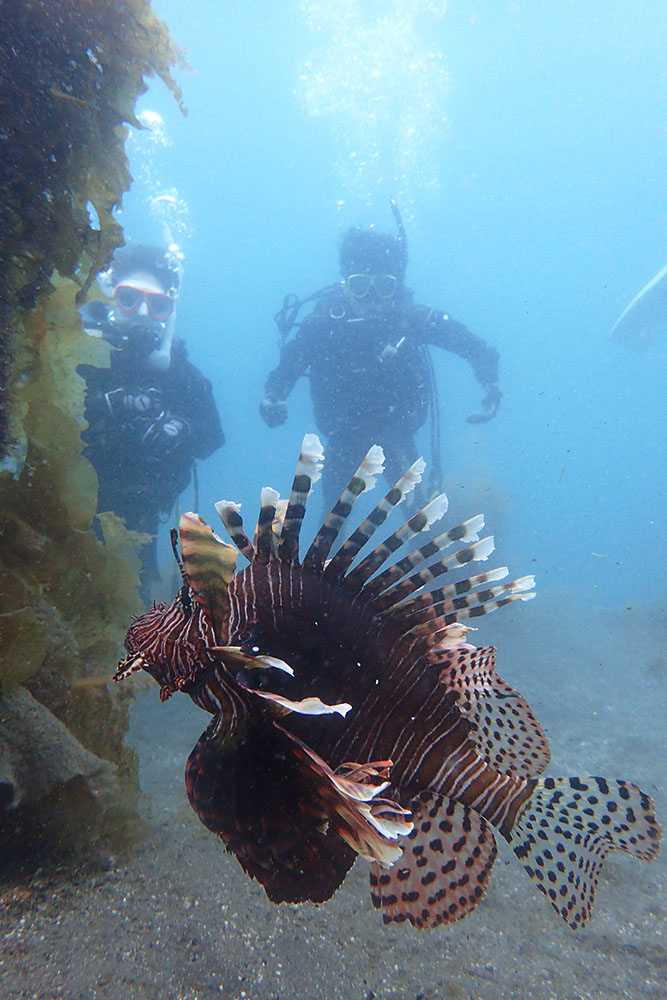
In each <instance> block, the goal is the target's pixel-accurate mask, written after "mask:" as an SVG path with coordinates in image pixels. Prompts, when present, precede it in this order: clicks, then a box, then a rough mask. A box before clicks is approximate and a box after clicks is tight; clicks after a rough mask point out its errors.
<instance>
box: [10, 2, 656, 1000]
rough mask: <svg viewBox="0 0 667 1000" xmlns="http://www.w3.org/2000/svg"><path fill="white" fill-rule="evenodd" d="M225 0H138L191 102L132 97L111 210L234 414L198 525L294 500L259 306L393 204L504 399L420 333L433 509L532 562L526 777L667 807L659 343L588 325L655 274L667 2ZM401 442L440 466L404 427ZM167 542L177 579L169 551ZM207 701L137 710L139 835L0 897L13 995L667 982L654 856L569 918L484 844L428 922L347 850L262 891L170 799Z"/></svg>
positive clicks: (626, 986)
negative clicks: (433, 427) (167, 246)
mask: <svg viewBox="0 0 667 1000" xmlns="http://www.w3.org/2000/svg"><path fill="white" fill-rule="evenodd" d="M230 6H231V5H227V4H224V5H221V4H220V3H218V2H216V0H193V2H192V3H190V4H187V5H184V4H181V3H176V2H175V0H163V2H160V3H158V2H155V3H154V7H155V9H156V10H157V11H158V13H160V14H161V16H163V17H164V18H165V19H166V20H167V21H168V23H169V24H170V26H171V30H172V34H173V37H174V39H175V41H176V42H177V43H179V44H180V45H182V46H183V47H184V48H185V49H186V50H187V57H188V60H189V62H190V64H191V66H192V68H193V70H194V72H193V73H192V74H183V76H182V79H181V83H182V85H183V88H184V92H185V102H186V104H187V106H188V108H189V114H188V116H187V118H182V117H181V116H180V114H179V112H178V109H177V108H176V106H175V105H174V103H173V100H172V98H171V96H170V95H169V94H168V93H167V92H166V90H165V89H164V88H163V87H162V85H160V84H153V85H152V86H151V88H150V90H149V91H148V93H147V94H146V96H145V97H144V98H143V99H142V101H141V102H140V108H139V110H140V111H142V112H144V114H146V112H152V113H153V114H154V115H159V116H160V119H161V120H162V123H163V125H161V124H159V120H158V119H157V118H155V117H152V118H151V116H150V115H149V116H148V117H147V118H145V120H146V121H147V122H150V121H152V122H153V124H154V125H155V124H157V126H158V127H157V128H155V129H154V130H153V131H152V132H146V133H134V134H133V135H132V136H131V138H130V140H129V149H130V152H131V164H132V168H133V173H134V174H135V177H136V183H135V185H134V187H133V189H132V191H131V193H130V194H129V196H128V197H127V198H126V200H125V207H124V211H123V213H122V215H121V222H122V224H123V226H124V228H125V233H126V236H127V237H128V238H132V239H137V240H141V241H144V242H151V241H155V242H160V241H161V240H162V239H163V238H164V232H165V230H164V226H165V223H166V224H168V225H169V227H170V229H171V232H172V235H174V236H175V238H176V239H177V240H178V241H179V243H180V245H181V247H182V250H183V253H184V255H185V278H184V284H183V294H182V298H181V303H180V308H179V334H180V335H181V336H183V337H184V338H185V339H186V340H187V343H188V348H189V352H190V357H191V359H192V360H193V361H194V363H195V364H196V365H197V366H198V367H200V368H201V369H202V371H204V372H205V374H206V375H207V376H208V377H209V378H210V379H211V380H212V381H213V383H214V387H215V392H216V397H217V401H218V404H219V407H220V410H221V414H222V418H223V426H224V428H225V432H226V434H227V444H226V445H225V447H224V448H223V449H222V450H221V451H219V452H218V453H217V454H216V455H215V456H214V457H213V458H212V459H211V460H209V461H208V462H207V463H205V464H204V465H202V466H201V467H200V470H199V480H200V502H199V509H200V512H201V513H202V515H203V516H204V517H207V518H210V517H211V516H212V514H213V509H212V505H213V502H214V501H215V500H218V499H220V498H222V497H225V498H227V499H235V500H239V501H243V503H244V511H245V512H247V513H246V518H247V520H248V522H250V521H252V512H254V511H255V509H256V504H257V498H258V494H259V489H260V487H261V486H263V485H266V484H271V485H274V486H276V487H277V488H279V489H281V491H282V492H284V491H285V489H286V488H287V486H288V484H289V482H290V480H291V475H292V471H293V467H294V463H295V459H296V455H297V453H298V446H299V442H300V440H301V437H302V435H303V433H304V432H305V431H307V430H313V429H314V425H313V421H312V416H311V410H310V403H309V400H308V394H307V387H306V385H305V383H301V384H300V386H299V387H298V388H297V390H296V391H295V392H294V393H293V394H292V396H291V397H290V401H289V408H290V419H289V422H288V423H287V425H286V426H285V427H283V428H279V429H277V430H273V431H272V430H269V429H268V428H266V427H265V426H264V425H263V424H262V423H261V421H260V419H259V415H258V409H257V408H258V404H259V401H260V399H261V397H262V387H263V382H264V379H265V377H266V374H267V373H268V371H269V370H270V368H271V367H273V365H274V364H275V362H276V360H277V356H278V353H277V332H276V329H275V327H274V326H273V323H272V316H273V314H274V312H275V311H276V309H277V308H278V307H279V305H280V303H281V301H282V298H283V296H284V295H285V294H286V293H287V292H289V291H294V292H296V293H298V294H300V295H301V296H305V295H307V294H309V293H311V292H312V291H314V290H315V289H317V288H320V287H322V286H323V285H326V284H328V283H329V282H330V281H332V280H334V279H335V278H336V277H337V258H336V239H337V237H338V235H339V234H340V233H341V232H342V231H343V230H344V229H345V228H346V227H347V226H348V225H351V224H357V223H358V224H368V223H370V222H374V223H375V224H376V225H377V226H378V227H379V228H381V229H391V228H392V219H391V213H390V210H389V198H390V197H391V196H395V197H396V198H397V199H398V201H399V205H400V207H401V211H402V213H403V216H404V220H405V223H406V228H407V232H408V239H409V248H410V264H409V269H408V283H409V284H410V285H411V286H412V287H413V288H414V290H415V297H416V299H417V301H422V302H428V303H429V304H431V305H433V306H436V307H440V308H442V309H443V310H446V311H447V312H449V313H450V314H451V315H452V316H454V317H455V318H457V319H460V320H462V321H463V322H464V323H466V325H467V326H469V327H470V329H471V330H473V331H474V332H475V333H478V334H479V335H481V336H482V337H484V338H485V339H486V340H487V341H488V342H489V343H492V344H494V345H495V346H497V347H498V348H499V350H500V354H501V386H502V389H503V392H504V400H503V404H502V407H501V409H500V411H499V414H498V416H497V417H496V419H495V420H493V421H492V422H490V423H488V424H485V425H481V426H471V425H469V424H466V423H465V420H464V418H465V416H467V414H468V413H470V412H472V411H474V410H476V409H478V408H479V401H480V400H479V387H478V386H477V385H476V383H475V382H474V380H473V378H472V375H471V373H470V371H469V369H468V367H467V366H466V365H465V363H463V362H461V361H459V360H458V359H456V358H454V357H453V356H450V355H445V354H444V353H442V352H441V353H437V352H434V353H433V358H434V364H435V368H436V374H437V378H438V382H439V387H440V400H441V411H442V427H443V456H442V457H443V467H444V470H445V478H446V488H447V492H448V494H449V496H450V501H451V507H450V514H449V515H448V521H449V523H452V524H453V523H456V520H457V519H461V518H463V517H467V516H470V515H471V514H475V513H477V512H478V511H480V510H481V511H483V512H484V513H485V514H486V515H487V525H488V526H489V528H490V530H491V531H493V532H494V533H495V535H496V542H497V563H498V564H504V563H507V564H508V565H509V566H510V568H511V570H512V572H513V573H515V574H516V575H520V574H523V573H532V572H534V573H535V575H536V578H537V585H538V599H537V600H536V601H534V602H532V603H530V604H526V605H513V606H512V607H511V608H508V609H505V610H503V612H502V613H500V614H498V615H494V616H492V617H491V618H490V619H488V620H484V621H483V622H482V624H481V625H480V628H479V632H478V633H477V634H476V636H475V642H476V644H477V645H482V644H484V643H485V642H493V644H495V645H496V646H497V647H498V669H499V672H500V674H501V676H503V677H504V678H505V679H506V680H507V681H508V682H509V683H511V684H512V685H513V686H514V687H516V688H518V689H519V690H520V691H521V692H522V693H523V694H524V695H525V696H526V698H527V700H528V702H529V704H530V705H531V707H532V708H533V710H534V712H535V714H536V716H537V718H538V719H539V720H540V722H541V723H542V725H543V726H544V727H545V729H546V731H547V733H548V735H549V739H550V742H551V747H552V753H553V761H552V764H551V766H550V768H549V773H551V774H554V775H557V774H587V773H590V774H604V775H608V776H610V777H613V776H619V777H625V778H628V779H631V780H634V781H636V782H638V783H639V784H640V785H641V786H642V787H643V788H644V789H645V790H646V791H647V792H649V793H650V794H651V795H653V796H654V797H655V799H656V803H657V809H658V816H659V817H660V818H661V819H662V822H663V825H664V824H665V822H667V792H666V791H665V781H664V774H665V763H666V760H667V756H666V747H665V736H664V731H665V723H664V720H665V708H666V707H667V706H666V704H665V691H666V688H667V659H666V655H667V654H666V653H665V648H666V647H665V638H666V636H665V632H666V628H665V605H664V601H665V572H664V566H665V555H666V552H665V542H664V515H665V497H666V496H667V489H666V487H667V483H666V476H665V465H666V463H665V457H666V456H665V441H664V398H665V392H666V389H667V386H666V384H665V383H666V381H667V379H666V376H665V371H666V367H665V339H664V336H663V337H662V339H661V338H659V337H656V338H654V339H653V340H651V341H650V342H648V343H641V344H640V343H639V339H640V338H639V336H638V338H637V343H634V344H632V343H617V342H613V341H610V340H609V339H608V337H607V335H608V332H609V330H610V328H611V326H612V325H613V323H614V321H615V320H616V318H617V316H618V315H619V314H620V312H621V311H622V309H623V308H624V307H625V306H626V305H627V303H628V302H629V301H630V299H631V298H632V297H633V296H634V295H635V294H636V293H637V291H638V290H639V289H640V288H641V287H642V286H643V285H644V284H645V283H646V282H647V281H648V280H649V279H650V278H651V277H652V276H653V275H654V274H655V273H656V272H657V271H658V270H659V269H660V268H661V267H662V266H663V265H664V264H665V262H666V261H665V258H666V256H667V248H666V245H665V218H666V217H667V188H666V186H665V183H664V178H665V163H666V154H667V130H666V126H665V123H666V121H667V117H666V112H667V87H666V84H667V79H666V77H667V70H666V69H665V60H664V51H665V39H666V29H667V9H666V8H665V6H664V5H663V4H661V3H659V2H658V0H653V2H650V0H647V2H641V0H635V2H630V0H626V2H623V0H611V2H608V3H605V4H604V5H601V4H598V3H594V2H588V3H574V2H568V0H565V2H560V3H558V4H524V3H505V2H499V3H495V4H490V3H486V2H482V0H479V2H463V0H458V2H457V0H452V2H450V3H449V4H447V5H446V7H445V5H444V4H439V3H435V2H433V3H426V2H415V0H413V2H408V0H394V2H391V0H385V2H373V0H366V2H361V0H358V2H353V0H340V2H338V3H337V4H336V5H335V7H334V5H330V4H328V3H325V2H322V3H317V2H303V3H297V2H296V0H295V2H289V0H277V2H275V3H269V2H268V0H264V2H252V0H250V2H248V3H246V4H244V5H239V7H238V11H234V10H232V9H227V8H229V7H230ZM223 8H224V9H223ZM666 326H667V320H666ZM664 332H665V334H667V329H666V330H665V331H664ZM422 445H423V448H424V455H425V457H426V458H427V460H429V459H430V442H429V438H428V434H427V433H424V435H423V440H422ZM192 503H193V500H192V494H191V492H190V493H189V494H186V495H185V496H184V497H183V507H184V508H189V507H191V506H192ZM313 507H314V511H315V512H316V513H317V512H318V505H317V503H314V504H313ZM311 522H312V523H311V527H314V518H313V517H312V515H311ZM166 528H167V526H165V539H166ZM163 556H164V561H165V573H164V579H165V590H166V591H170V587H171V565H170V563H169V554H168V552H167V546H166V541H165V544H164V547H163ZM169 596H171V595H169ZM114 666H115V664H109V669H110V672H111V671H112V670H113V668H114ZM206 721H207V720H206V718H205V717H204V716H203V714H202V713H200V712H199V711H198V710H197V709H196V708H195V707H194V706H193V705H192V704H191V703H190V702H189V700H187V699H185V698H181V699H177V698H174V699H172V700H171V701H170V702H169V703H167V704H166V705H164V706H162V705H160V703H159V699H158V693H157V689H156V688H155V687H153V688H150V689H149V688H148V687H146V688H145V689H143V690H142V691H141V693H140V694H139V695H138V696H137V698H136V701H135V704H134V707H133V713H132V727H131V732H130V734H129V737H128V738H129V741H130V742H131V745H132V746H133V747H135V748H136V750H137V752H138V754H139V758H140V766H141V780H142V787H143V788H144V789H145V791H146V793H147V799H146V802H147V809H149V810H150V819H151V823H152V829H151V833H150V835H149V837H148V838H147V840H146V841H145V842H144V843H143V844H142V845H140V846H139V847H138V848H136V849H134V850H133V851H132V852H131V853H130V854H128V855H125V856H122V857H120V858H109V859H108V861H104V860H103V861H101V863H100V866H99V870H97V869H96V870H95V871H94V872H93V873H91V874H90V875H86V876H81V878H80V879H79V880H78V881H75V882H74V883H72V881H71V880H70V878H69V876H68V877H67V878H63V879H62V880H58V879H57V878H56V879H55V880H54V879H53V878H52V877H49V878H48V879H46V878H45V880H44V884H43V885H40V882H39V879H38V880H37V881H36V882H35V883H34V885H33V886H32V887H31V889H30V890H26V892H28V895H29V899H28V900H26V899H25V898H21V899H19V898H17V899H16V903H15V907H16V913H18V912H20V913H21V916H20V918H19V919H12V917H13V914H12V908H11V907H10V908H9V910H8V911H7V912H6V913H5V914H3V916H2V918H1V919H2V924H3V927H2V929H3V932H4V933H5V935H6V936H5V939H4V948H3V955H2V959H1V961H2V964H0V993H1V994H2V996H6V997H12V998H14V997H16V998H18V997H39V998H43V997H44V998H46V997H56V996H58V997H60V996H62V997H67V998H81V1000H84V998H85V1000H88V998H93V997H109V998H124V997H142V998H143V997H146V998H153V997H155V998H163V997H164V998H166V997H168V998H174V1000H176V998H183V1000H186V998H187V1000H195V998H202V1000H204V998H209V997H214V996H224V997H229V998H232V997H239V998H240V997H243V996H245V997H248V998H252V1000H269V998H278V997H279V998H281V1000H288V998H289V1000H291V998H295V1000H296V998H323V1000H324V998H326V1000H337V998H341V1000H342V998H345V1000H348V998H349V1000H369V998H372V997H377V998H383V997H400V998H402V1000H416V998H417V997H421V998H424V1000H436V998H437V1000H444V998H457V1000H458V998H465V1000H468V998H474V1000H487V998H488V1000H492V998H498V997H516V998H522V1000H523V998H532V997H535V998H539V1000H546V998H559V1000H561V998H572V1000H584V998H589V997H590V998H596V1000H597V998H600V1000H601V998H607V997H613V998H615V997H632V998H639V997H647V998H658V997H663V996H664V995H665V993H666V985H667V984H666V981H665V980H666V971H667V952H666V950H665V935H666V933H667V919H666V918H667V862H666V861H665V853H664V850H663V854H662V855H661V857H660V858H659V859H658V860H657V861H656V862H655V863H654V864H653V865H651V866H647V865H642V864H640V863H638V862H633V861H632V860H630V859H629V858H627V857H625V856H621V855H618V854H616V855H613V856H612V857H610V859H609V860H608V861H607V864H606V866H605V869H604V872H603V876H602V881H601V885H600V888H599V890H598V895H597V903H596V908H595V911H594V916H593V920H592V922H591V923H590V924H589V925H588V926H587V927H586V928H585V929H584V930H582V931H580V932H578V933H577V934H575V933H573V932H572V931H570V930H569V929H568V928H567V927H566V926H565V925H562V924H561V922H560V921H559V920H558V918H557V917H556V915H555V914H554V913H553V911H552V910H551V908H550V907H549V906H548V904H547V903H546V901H545V900H544V899H543V898H542V897H541V895H539V894H538V893H537V892H536V891H535V889H534V887H533V886H532V885H531V883H530V881H529V879H528V878H527V877H526V876H525V874H524V873H523V871H522V870H521V867H520V865H519V864H518V863H517V862H516V859H515V858H514V856H513V855H512V853H511V851H509V849H506V850H505V851H503V850H502V846H501V856H500V857H499V859H498V861H497V862H496V866H495V870H494V876H493V877H492V880H491V885H490V889H489V892H488V895H487V897H486V899H485V900H484V901H483V903H482V904H480V906H479V907H478V908H477V909H476V910H475V912H474V913H473V914H472V915H471V916H470V917H468V918H467V919H466V920H464V921H462V922H461V923H459V924H457V925H455V926H453V927H451V928H449V929H440V930H436V931H432V932H417V931H415V930H413V929H412V928H410V927H400V926H398V927H391V928H389V929H385V928H384V927H383V926H382V922H381V919H380V917H379V916H378V914H377V913H375V912H374V911H373V909H372V907H371V903H370V899H369V894H368V885H367V871H366V869H367V866H366V864H365V863H364V862H363V861H359V862H357V864H356V866H355V868H354V870H353V873H352V874H351V876H350V877H349V878H348V879H347V880H346V882H345V883H344V885H343V887H342V888H341V889H340V890H339V892H338V893H337V894H336V896H335V897H334V899H333V900H332V901H330V902H329V903H328V904H325V905H323V906H321V907H314V906H310V905H304V906H301V907H298V908H290V907H286V906H283V907H276V906H273V905H271V904H270V903H268V902H267V900H266V898H265V896H264V893H263V891H262V889H261V888H260V887H259V886H258V885H256V884H254V883H251V882H250V881H249V880H248V879H247V877H246V876H245V875H244V874H243V872H242V871H241V870H240V868H239V866H238V864H237V863H236V861H235V860H234V859H233V858H232V857H230V856H227V855H225V853H224V851H223V850H222V848H221V846H220V845H219V843H218V842H217V841H216V840H215V838H214V837H213V836H212V835H210V834H208V833H207V832H206V831H205V830H204V828H203V827H202V826H201V825H200V823H199V822H198V820H197V819H196V817H195V816H194V814H193V813H192V812H191V810H190V809H189V806H188V805H187V802H186V799H185V794H184V790H183V766H184V762H185V759H186V757H187V755H188V753H189V751H190V749H191V748H192V746H193V744H194V742H195V740H196V739H197V737H198V736H199V734H200V732H201V730H202V729H203V728H204V725H205V723H206ZM148 796H150V798H148ZM26 904H27V905H26Z"/></svg>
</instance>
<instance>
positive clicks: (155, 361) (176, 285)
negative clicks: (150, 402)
mask: <svg viewBox="0 0 667 1000" xmlns="http://www.w3.org/2000/svg"><path fill="white" fill-rule="evenodd" d="M165 261H166V262H167V264H168V266H169V271H170V273H171V275H172V281H171V286H170V287H169V288H167V289H165V291H166V292H167V294H168V295H170V296H171V298H172V299H173V300H174V309H173V312H172V314H171V316H170V317H169V319H168V320H167V321H166V322H165V323H161V324H160V326H161V327H162V333H161V336H160V342H159V346H158V347H157V348H156V349H155V350H154V351H151V353H150V354H149V355H148V360H147V365H148V367H149V368H152V369H153V370H154V371H160V372H164V371H166V370H167V368H169V365H170V364H171V348H172V344H173V342H174V331H175V329H176V311H177V306H178V296H179V291H180V287H181V281H182V279H183V254H182V253H181V252H180V250H179V248H178V246H177V244H176V243H174V242H173V241H170V244H169V249H168V250H167V253H166V254H165Z"/></svg>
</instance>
